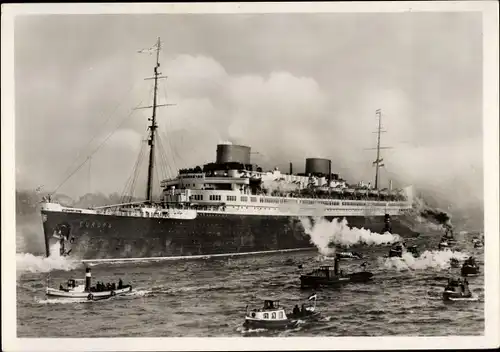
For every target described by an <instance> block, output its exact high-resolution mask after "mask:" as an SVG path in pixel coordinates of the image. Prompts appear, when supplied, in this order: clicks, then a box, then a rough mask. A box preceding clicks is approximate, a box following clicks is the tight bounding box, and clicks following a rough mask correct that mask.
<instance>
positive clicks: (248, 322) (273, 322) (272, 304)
mask: <svg viewBox="0 0 500 352" xmlns="http://www.w3.org/2000/svg"><path fill="white" fill-rule="evenodd" d="M316 298H317V297H316V294H314V295H311V296H310V297H309V300H314V304H313V305H312V306H308V307H306V305H305V304H302V309H299V307H298V305H295V308H294V310H293V312H291V313H289V314H288V315H287V314H286V312H285V309H284V308H283V307H281V306H280V301H279V300H270V299H266V300H264V305H263V307H262V308H260V309H253V310H252V311H249V309H248V306H247V307H246V314H245V322H244V323H243V326H244V327H245V328H250V329H263V328H264V329H287V328H294V327H296V326H297V324H298V322H299V319H302V320H304V319H305V320H309V319H312V318H316V317H317V316H319V313H318V312H316Z"/></svg>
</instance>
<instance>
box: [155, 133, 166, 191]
mask: <svg viewBox="0 0 500 352" xmlns="http://www.w3.org/2000/svg"><path fill="white" fill-rule="evenodd" d="M156 141H157V142H158V148H157V149H156V150H157V151H158V153H157V155H156V159H157V160H156V163H157V164H158V166H159V169H160V175H158V176H161V177H162V178H163V177H165V176H164V175H165V165H164V161H165V160H164V159H163V151H162V149H163V148H162V144H161V140H160V136H159V135H158V136H157V138H156ZM158 181H159V182H160V181H161V180H160V178H158Z"/></svg>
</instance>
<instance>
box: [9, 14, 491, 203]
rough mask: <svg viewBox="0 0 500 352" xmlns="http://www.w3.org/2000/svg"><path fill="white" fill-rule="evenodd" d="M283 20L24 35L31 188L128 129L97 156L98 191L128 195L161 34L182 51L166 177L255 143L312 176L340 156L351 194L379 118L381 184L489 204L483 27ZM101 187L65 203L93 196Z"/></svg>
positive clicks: (76, 25) (134, 22)
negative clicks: (310, 165)
mask: <svg viewBox="0 0 500 352" xmlns="http://www.w3.org/2000/svg"><path fill="white" fill-rule="evenodd" d="M276 16H277V17H276ZM276 16H274V15H273V16H271V15H269V16H267V15H266V16H248V15H247V16H245V17H244V20H238V18H237V17H235V16H229V17H223V16H222V17H211V16H208V15H207V16H202V17H196V16H195V17H192V16H183V17H176V16H170V17H168V19H169V20H168V21H165V20H164V18H163V17H161V16H160V17H154V18H153V17H147V16H146V17H140V16H139V17H134V18H128V20H127V21H125V20H123V19H121V20H118V19H117V18H108V19H106V20H104V19H102V18H98V17H92V16H90V17H86V18H85V19H80V20H78V19H76V18H74V19H73V20H71V21H69V20H67V19H66V20H64V21H62V22H61V23H59V25H56V24H55V22H56V21H57V19H55V18H51V19H47V20H37V21H35V22H33V24H32V25H29V24H30V23H29V21H28V20H25V21H24V22H20V23H21V24H22V26H21V25H20V26H19V27H16V31H17V32H16V60H17V61H16V65H17V66H16V99H17V101H16V162H17V165H16V167H17V168H18V169H19V172H18V176H19V177H18V184H19V186H20V187H36V186H37V185H39V184H47V187H49V185H48V184H51V185H52V187H55V186H56V185H57V184H58V183H59V182H60V180H61V179H62V178H63V176H64V175H65V173H66V171H67V170H66V169H67V167H68V166H69V165H71V163H72V162H73V161H74V159H75V158H76V157H77V156H78V155H79V152H80V151H81V149H82V148H83V147H84V146H86V145H87V143H88V142H89V140H91V138H92V137H93V136H97V137H96V138H95V139H94V140H93V142H92V143H91V145H90V146H89V147H88V148H87V149H86V152H83V153H81V155H80V157H81V158H83V160H84V159H85V157H86V155H87V154H86V153H88V152H89V150H90V151H91V150H93V149H94V148H95V147H96V146H97V145H99V143H101V142H102V140H103V139H104V138H105V137H106V136H107V135H108V134H109V133H111V132H112V131H115V130H117V132H115V135H113V137H112V138H110V139H109V140H108V141H107V143H106V144H105V145H104V146H103V147H102V148H101V149H100V151H99V155H102V156H98V155H96V156H94V157H93V158H92V165H91V171H92V180H93V181H92V182H91V186H92V188H93V189H94V190H95V191H101V192H104V193H110V192H114V191H118V192H120V191H121V189H122V187H123V186H124V182H125V180H126V179H127V178H128V176H130V173H131V171H132V167H133V165H134V163H135V161H136V159H137V156H138V154H139V146H140V140H141V139H145V136H146V134H145V132H146V126H147V123H148V120H147V119H148V118H149V117H150V114H151V111H150V110H147V109H145V110H136V111H135V112H134V113H133V115H132V116H130V117H129V116H128V115H129V113H130V111H131V109H132V108H134V107H136V106H137V105H138V104H139V102H141V105H142V106H147V105H150V104H151V101H152V96H151V83H152V81H150V80H148V81H144V80H143V78H144V77H147V76H148V75H150V74H151V73H152V65H153V59H154V58H152V57H151V56H149V55H137V54H136V51H137V50H138V49H140V48H141V47H142V46H144V43H145V42H147V40H149V39H148V38H150V35H149V34H150V33H148V32H147V31H146V30H145V29H144V30H143V29H141V28H149V29H151V28H154V29H155V33H156V32H161V34H162V38H166V39H165V42H166V43H168V45H165V53H162V60H161V67H160V71H161V72H162V74H163V75H166V76H168V79H166V80H162V81H161V85H160V89H159V91H158V94H159V103H160V104H163V103H166V102H168V103H173V104H176V105H175V106H170V107H162V108H159V109H158V115H157V120H158V124H159V126H160V127H159V131H160V137H161V138H160V142H159V143H161V144H162V146H163V147H164V150H165V152H164V153H163V152H162V154H161V156H158V157H159V158H162V159H164V161H165V162H166V163H167V164H168V166H164V167H162V168H159V169H158V171H161V170H163V171H165V170H171V171H172V170H174V169H178V168H183V167H192V166H196V165H202V164H204V163H207V162H211V161H214V159H215V151H216V144H217V143H218V142H219V141H221V140H230V141H232V142H234V143H241V144H246V145H250V146H251V147H252V151H253V152H258V154H256V153H255V154H252V158H253V161H254V162H256V163H257V164H259V165H262V166H264V167H266V168H271V167H274V166H279V167H281V168H282V169H285V170H288V162H290V161H291V162H293V164H294V170H295V171H299V172H300V171H303V169H304V164H305V160H304V159H305V158H307V157H327V158H330V159H332V162H333V171H334V172H338V173H340V174H341V175H342V176H344V177H346V178H347V179H348V181H350V182H357V181H359V180H365V181H372V180H373V175H374V169H373V167H372V162H373V160H374V159H375V152H374V151H373V150H372V151H367V150H365V149H366V148H371V147H375V145H376V135H375V134H374V133H373V132H374V131H375V130H376V128H377V118H376V115H375V110H376V109H379V108H380V109H382V112H383V115H382V124H383V126H384V129H385V130H387V132H386V133H384V134H383V135H382V145H383V146H391V147H393V149H387V150H383V157H384V159H385V161H386V170H382V171H381V180H382V183H384V184H386V183H387V181H388V179H389V178H391V179H394V181H395V182H396V183H398V184H399V185H403V184H407V183H414V184H415V185H416V186H417V187H419V186H420V187H422V188H425V189H429V190H432V191H434V192H435V193H439V192H441V193H443V194H442V197H443V199H444V200H445V202H448V203H450V202H451V203H463V204H467V205H468V206H469V205H471V204H472V203H475V202H477V203H480V202H481V200H482V136H481V133H482V124H481V116H482V90H481V84H482V80H481V64H480V62H481V60H480V59H481V53H480V51H481V49H480V48H481V46H480V44H478V43H480V42H481V41H480V38H481V26H480V23H481V22H480V17H467V16H465V15H463V14H460V15H442V16H438V15H435V14H415V15H398V14H391V15H373V16H371V15H368V14H363V15H362V18H363V20H360V18H361V17H360V16H361V15H360V14H357V15H355V16H354V15H352V16H354V17H355V18H354V19H353V18H352V17H349V16H351V15H349V14H336V15H331V16H333V17H331V16H330V15H328V14H322V15H300V16H299V15H293V16H292V15H290V16H286V15H279V16H278V15H276ZM332 18H335V21H333V20H332ZM278 19H279V20H278ZM109 21H111V22H112V23H113V24H110V22H109ZM115 21H117V22H115ZM353 21H354V22H353ZM48 22H50V24H48ZM353 23H356V25H353ZM180 24H183V26H180ZM128 26H130V27H128ZM181 27H182V28H181ZM109 28H114V29H113V30H110V29H109ZM118 28H119V30H118ZM172 28H173V29H175V30H172ZM249 28H251V30H249ZM273 28H274V30H273ZM138 29H141V30H138ZM60 33H64V35H62V34H60ZM117 33H127V36H126V38H122V37H121V36H119V35H118V34H117ZM381 33H382V34H383V35H381ZM59 34H60V35H59ZM155 36H156V34H155ZM69 38H78V39H79V40H78V43H79V44H78V45H75V44H72V41H71V40H70V39H69ZM32 41H36V43H33V45H28V44H29V43H30V42H32ZM40 43H43V45H41V44H40ZM68 45H70V46H71V48H72V50H63V49H64V48H65V47H66V46H68ZM141 45H142V46H141ZM61 52H63V53H62V54H61ZM61 55H63V56H62V57H61ZM478 60H479V61H478ZM478 62H479V63H478ZM90 68H92V69H90ZM26 102H29V104H28V103H26ZM108 117H110V119H109V120H108ZM82 170H84V168H82ZM142 172H143V174H144V173H145V165H144V166H143V167H142ZM172 172H173V171H172ZM87 174H88V170H87V172H84V171H81V172H79V173H78V176H75V179H74V180H73V181H71V182H68V184H66V185H65V186H64V188H63V190H64V192H66V193H68V194H71V195H81V194H82V193H85V192H86V191H87V189H88V182H86V181H85V178H86V177H87V176H86V175H87ZM169 176H171V175H169ZM141 177H145V176H144V175H142V176H141ZM457 190H463V192H462V191H457ZM467 193H469V194H472V196H466V194H467Z"/></svg>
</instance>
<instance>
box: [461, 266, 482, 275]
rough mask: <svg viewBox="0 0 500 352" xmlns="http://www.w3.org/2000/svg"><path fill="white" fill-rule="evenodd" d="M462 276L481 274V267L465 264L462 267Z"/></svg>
mask: <svg viewBox="0 0 500 352" xmlns="http://www.w3.org/2000/svg"><path fill="white" fill-rule="evenodd" d="M461 273H462V276H475V275H479V268H478V267H474V266H464V267H462V269H461Z"/></svg>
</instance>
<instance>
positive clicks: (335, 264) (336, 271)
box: [333, 255, 340, 276]
mask: <svg viewBox="0 0 500 352" xmlns="http://www.w3.org/2000/svg"><path fill="white" fill-rule="evenodd" d="M339 261H340V258H339V256H338V255H335V262H334V266H333V270H334V273H335V276H337V275H338V274H339Z"/></svg>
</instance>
